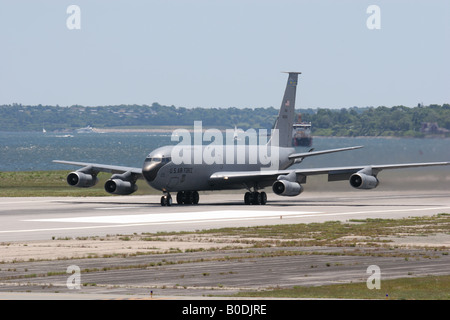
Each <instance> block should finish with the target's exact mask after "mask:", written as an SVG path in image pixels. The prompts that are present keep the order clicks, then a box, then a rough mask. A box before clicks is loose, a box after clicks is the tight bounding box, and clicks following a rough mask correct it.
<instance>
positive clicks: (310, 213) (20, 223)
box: [0, 190, 450, 242]
mask: <svg viewBox="0 0 450 320" xmlns="http://www.w3.org/2000/svg"><path fill="white" fill-rule="evenodd" d="M159 198H160V197H159V196H123V197H91V198H87V197H86V198H83V197H79V198H56V197H45V198H0V242H6V241H29V240H50V239H54V238H76V237H86V236H101V235H106V234H132V233H142V232H148V233H156V232H163V231H195V230H202V229H212V228H222V227H237V226H244V227H245V226H254V225H273V224H281V223H310V222H324V221H330V220H335V221H347V220H349V219H365V218H402V217H408V216H424V215H434V214H437V213H444V212H447V213H448V212H450V192H449V191H423V190H420V191H395V192H392V191H372V190H371V191H366V192H364V191H349V192H323V193H321V192H306V193H304V194H302V195H301V196H298V197H293V198H289V197H278V196H276V195H273V194H269V200H268V203H267V204H266V205H264V206H254V205H250V206H249V205H244V204H243V199H241V198H243V197H242V195H241V194H227V193H220V192H217V193H209V194H203V195H201V199H200V201H201V202H200V204H199V205H196V206H189V205H176V204H174V205H173V206H171V207H161V206H160V204H159Z"/></svg>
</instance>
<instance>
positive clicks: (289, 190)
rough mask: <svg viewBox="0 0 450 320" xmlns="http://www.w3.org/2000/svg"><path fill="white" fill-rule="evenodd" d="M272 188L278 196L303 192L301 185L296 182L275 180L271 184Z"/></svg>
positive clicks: (295, 194) (296, 194) (288, 195)
mask: <svg viewBox="0 0 450 320" xmlns="http://www.w3.org/2000/svg"><path fill="white" fill-rule="evenodd" d="M272 190H273V192H274V193H275V194H277V195H279V196H286V197H293V196H298V195H299V194H300V193H302V192H303V187H302V185H301V184H300V183H298V182H291V181H288V180H277V181H275V182H274V183H273V185H272Z"/></svg>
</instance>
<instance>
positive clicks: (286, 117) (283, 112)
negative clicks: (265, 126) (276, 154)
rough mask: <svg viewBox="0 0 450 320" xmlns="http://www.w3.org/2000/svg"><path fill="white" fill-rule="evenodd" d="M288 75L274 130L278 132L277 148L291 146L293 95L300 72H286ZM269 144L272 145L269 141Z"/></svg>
mask: <svg viewBox="0 0 450 320" xmlns="http://www.w3.org/2000/svg"><path fill="white" fill-rule="evenodd" d="M286 73H288V74H289V77H288V80H287V84H286V89H285V91H284V96H283V100H282V102H281V107H280V111H279V113H278V118H277V121H276V122H275V126H274V129H277V130H278V138H279V141H278V146H280V147H291V146H292V126H293V124H294V121H295V95H296V92H297V81H298V75H299V74H301V72H286ZM270 143H273V141H272V140H270Z"/></svg>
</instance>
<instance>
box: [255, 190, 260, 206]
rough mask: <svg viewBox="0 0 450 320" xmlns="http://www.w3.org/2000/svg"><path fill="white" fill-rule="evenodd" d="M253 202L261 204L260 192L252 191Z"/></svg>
mask: <svg viewBox="0 0 450 320" xmlns="http://www.w3.org/2000/svg"><path fill="white" fill-rule="evenodd" d="M253 204H261V193H259V192H253Z"/></svg>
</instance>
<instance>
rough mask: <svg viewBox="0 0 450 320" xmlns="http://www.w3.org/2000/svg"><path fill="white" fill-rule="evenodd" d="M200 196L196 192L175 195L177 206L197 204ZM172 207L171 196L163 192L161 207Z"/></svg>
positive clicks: (183, 192) (181, 192)
mask: <svg viewBox="0 0 450 320" xmlns="http://www.w3.org/2000/svg"><path fill="white" fill-rule="evenodd" d="M199 200H200V196H199V194H198V192H197V191H180V192H178V193H177V203H178V204H198V201H199ZM171 205H172V196H171V195H170V193H168V192H165V193H164V195H163V196H162V197H161V206H163V207H166V206H167V207H170V206H171Z"/></svg>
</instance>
